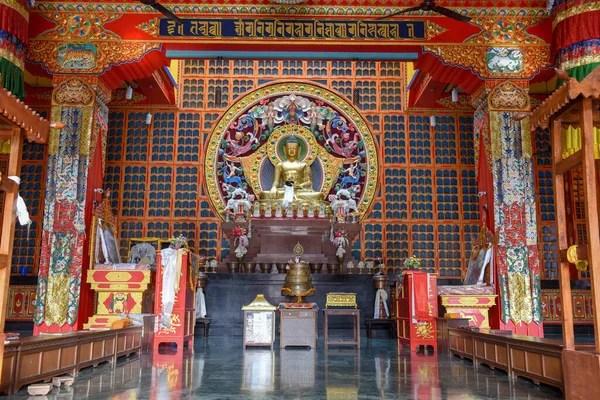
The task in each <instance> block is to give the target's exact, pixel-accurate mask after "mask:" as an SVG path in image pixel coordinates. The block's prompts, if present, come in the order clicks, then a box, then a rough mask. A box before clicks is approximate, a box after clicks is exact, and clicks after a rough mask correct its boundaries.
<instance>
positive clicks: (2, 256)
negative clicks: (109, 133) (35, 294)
mask: <svg viewBox="0 0 600 400" xmlns="http://www.w3.org/2000/svg"><path fill="white" fill-rule="evenodd" d="M22 153H23V139H21V128H13V133H12V137H11V139H10V158H9V159H8V168H7V171H6V172H7V174H6V175H7V176H3V177H2V179H3V180H4V179H8V177H9V176H21V154H22ZM18 195H19V191H18V190H12V191H7V192H6V196H5V198H4V220H3V226H4V229H3V230H2V238H1V239H0V293H1V295H0V332H4V323H5V319H6V303H7V302H8V285H9V282H10V268H11V264H12V251H13V243H14V240H13V238H14V237H15V222H16V208H17V197H18ZM0 362H1V360H0Z"/></svg>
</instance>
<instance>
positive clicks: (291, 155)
mask: <svg viewBox="0 0 600 400" xmlns="http://www.w3.org/2000/svg"><path fill="white" fill-rule="evenodd" d="M299 147H300V146H299V145H298V143H294V142H288V143H286V144H285V147H284V152H285V155H286V157H287V159H288V160H289V161H296V160H297V159H298V150H299Z"/></svg>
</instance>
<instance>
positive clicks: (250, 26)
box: [244, 21, 256, 37]
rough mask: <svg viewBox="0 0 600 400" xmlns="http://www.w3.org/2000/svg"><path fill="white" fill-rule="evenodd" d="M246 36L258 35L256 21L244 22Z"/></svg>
mask: <svg viewBox="0 0 600 400" xmlns="http://www.w3.org/2000/svg"><path fill="white" fill-rule="evenodd" d="M244 33H245V34H246V35H245V36H250V37H256V30H255V29H254V21H251V22H246V23H244Z"/></svg>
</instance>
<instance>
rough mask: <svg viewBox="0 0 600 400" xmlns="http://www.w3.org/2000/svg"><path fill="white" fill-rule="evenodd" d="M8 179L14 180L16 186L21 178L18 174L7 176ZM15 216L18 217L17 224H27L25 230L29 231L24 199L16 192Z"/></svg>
mask: <svg viewBox="0 0 600 400" xmlns="http://www.w3.org/2000/svg"><path fill="white" fill-rule="evenodd" d="M8 179H10V180H11V181H13V182H15V183H16V184H17V186H18V185H20V184H21V178H19V177H18V176H9V177H8ZM17 218H18V219H19V224H21V226H23V225H27V230H28V231H29V226H30V225H31V219H30V218H29V212H28V211H27V205H26V204H25V200H23V198H22V197H21V195H20V194H17ZM28 233H29V232H28ZM27 236H28V237H29V235H27Z"/></svg>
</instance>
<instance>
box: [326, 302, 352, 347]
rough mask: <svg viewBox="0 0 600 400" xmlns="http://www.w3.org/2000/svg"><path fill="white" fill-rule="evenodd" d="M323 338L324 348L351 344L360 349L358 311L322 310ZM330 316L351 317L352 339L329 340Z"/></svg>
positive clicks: (346, 309)
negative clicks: (331, 345)
mask: <svg viewBox="0 0 600 400" xmlns="http://www.w3.org/2000/svg"><path fill="white" fill-rule="evenodd" d="M323 315H324V319H323V338H324V339H325V346H328V345H330V344H351V345H355V346H356V347H357V348H360V310H357V309H355V308H327V309H325V310H323ZM331 315H349V316H352V322H353V324H352V330H353V336H352V339H331V340H330V339H329V317H330V316H331Z"/></svg>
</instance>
